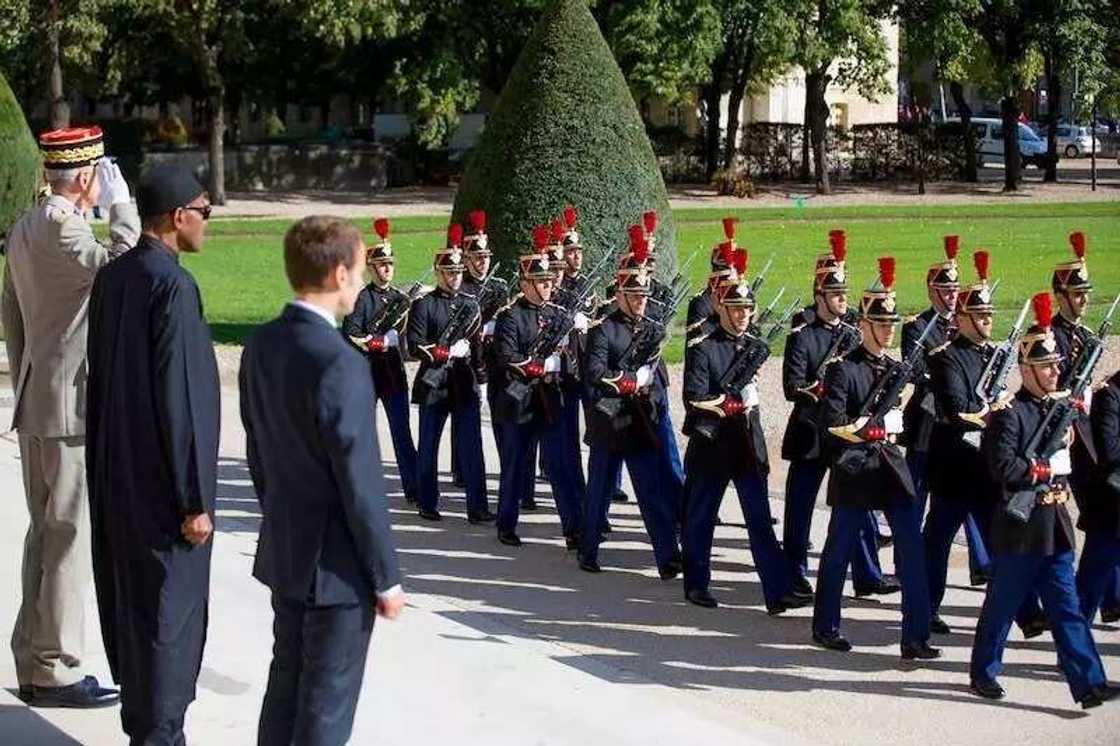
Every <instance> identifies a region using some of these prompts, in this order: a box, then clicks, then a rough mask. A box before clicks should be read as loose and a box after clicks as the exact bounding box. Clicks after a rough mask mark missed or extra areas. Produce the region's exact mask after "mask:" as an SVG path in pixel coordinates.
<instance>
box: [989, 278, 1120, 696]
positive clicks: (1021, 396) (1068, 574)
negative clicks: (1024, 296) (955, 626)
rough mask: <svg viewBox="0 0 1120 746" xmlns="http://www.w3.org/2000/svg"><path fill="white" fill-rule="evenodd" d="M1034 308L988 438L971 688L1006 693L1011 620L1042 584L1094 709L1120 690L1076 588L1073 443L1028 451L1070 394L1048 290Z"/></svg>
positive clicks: (1074, 681)
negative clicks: (988, 516) (984, 583)
mask: <svg viewBox="0 0 1120 746" xmlns="http://www.w3.org/2000/svg"><path fill="white" fill-rule="evenodd" d="M1033 305H1034V310H1035V321H1036V323H1035V324H1034V325H1032V326H1031V328H1030V329H1028V330H1027V333H1026V334H1024V335H1023V338H1022V340H1021V342H1020V344H1019V372H1020V374H1021V376H1022V380H1023V385H1022V387H1021V388H1020V389H1019V391H1018V392H1017V393H1016V394H1015V397H1014V399H1013V400H1012V401H1011V403H1010V405H1009V406H1007V407H1005V408H1003V409H1001V410H998V411H996V412H994V413H993V414H992V418H991V422H990V423H989V425H988V432H987V434H986V436H985V438H984V441H983V451H984V460H985V462H986V463H987V466H988V470H989V472H990V473H991V476H992V478H993V479H994V480H995V481H996V482H997V484H998V485H999V497H998V502H997V507H996V510H995V511H994V513H993V517H992V542H991V544H992V555H993V560H992V579H991V581H990V582H989V583H988V589H987V593H986V594H985V596H984V605H983V608H982V609H981V611H980V618H979V620H978V622H977V624H976V637H975V638H974V640H973V644H972V660H971V664H970V667H969V675H970V678H971V682H970V688H971V689H972V691H973V692H974V693H975V694H977V695H979V696H981V697H985V698H988V699H1000V698H1002V697H1003V696H1004V690H1003V687H1002V686H1000V684H999V682H998V681H997V679H996V677H997V676H998V675H999V672H1000V670H1001V669H1002V668H1003V648H1004V645H1005V644H1006V642H1007V633H1008V630H1009V629H1010V627H1011V619H1012V617H1013V616H1014V614H1015V612H1016V610H1017V609H1018V608H1019V606H1020V604H1021V603H1022V601H1023V599H1024V598H1025V597H1026V596H1027V595H1028V593H1029V592H1030V591H1031V589H1033V588H1037V589H1038V591H1039V592H1040V593H1041V595H1042V603H1043V606H1044V608H1045V609H1046V614H1047V616H1049V618H1050V620H1051V623H1052V633H1053V637H1054V645H1055V647H1057V649H1058V665H1059V667H1060V668H1061V669H1062V672H1063V673H1064V674H1065V678H1066V682H1067V683H1068V684H1069V688H1070V693H1071V694H1072V695H1073V698H1074V700H1075V701H1077V702H1078V703H1079V704H1080V705H1081V706H1082V707H1083V708H1085V709H1088V708H1090V707H1096V706H1098V705H1100V704H1101V702H1102V701H1104V700H1106V699H1111V698H1112V697H1114V696H1115V695H1116V693H1117V690H1116V689H1115V688H1114V687H1111V686H1109V684H1108V682H1107V681H1106V679H1105V674H1104V669H1103V667H1102V665H1101V659H1100V656H1099V655H1098V654H1097V648H1096V644H1095V643H1094V641H1093V635H1092V632H1091V631H1090V629H1089V624H1088V622H1086V621H1085V617H1084V616H1082V612H1081V606H1080V603H1079V602H1078V598H1077V591H1076V588H1075V586H1074V574H1073V553H1074V546H1075V539H1074V534H1073V522H1072V521H1071V520H1070V515H1069V511H1068V510H1067V509H1066V503H1067V502H1068V499H1069V495H1070V493H1069V474H1070V472H1071V464H1070V454H1069V449H1068V447H1067V448H1063V449H1061V450H1059V451H1056V452H1054V453H1053V454H1052V455H1050V456H1049V457H1048V458H1038V457H1030V456H1029V454H1028V449H1029V447H1030V444H1031V441H1032V440H1034V436H1035V434H1036V432H1037V430H1038V428H1039V424H1040V423H1041V422H1042V420H1043V419H1044V417H1045V416H1046V412H1047V410H1048V409H1049V408H1050V407H1051V406H1054V404H1055V401H1056V400H1057V399H1058V398H1059V397H1061V396H1062V395H1063V394H1062V393H1059V392H1058V390H1057V389H1058V379H1059V377H1060V376H1061V353H1059V352H1058V344H1057V341H1056V340H1055V338H1054V333H1053V331H1052V330H1051V323H1050V322H1051V319H1052V303H1051V300H1050V296H1049V295H1048V294H1047V293H1039V294H1038V295H1036V296H1035V297H1034V299H1033ZM1066 437H1067V438H1068V437H1069V434H1068V433H1067V434H1066ZM1020 496H1022V497H1025V498H1028V499H1030V501H1031V503H1030V505H1031V507H1030V512H1029V516H1028V518H1027V521H1026V522H1025V523H1024V522H1023V521H1022V520H1020V518H1019V517H1016V516H1013V515H1011V514H1009V513H1008V511H1007V508H1008V506H1009V504H1010V502H1011V500H1012V499H1013V498H1015V500H1016V503H1018V502H1019V497H1020Z"/></svg>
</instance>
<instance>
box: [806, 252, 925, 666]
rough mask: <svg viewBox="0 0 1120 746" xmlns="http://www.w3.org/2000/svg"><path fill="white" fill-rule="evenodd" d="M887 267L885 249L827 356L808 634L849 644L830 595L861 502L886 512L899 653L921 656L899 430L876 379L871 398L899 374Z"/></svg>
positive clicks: (920, 594)
mask: <svg viewBox="0 0 1120 746" xmlns="http://www.w3.org/2000/svg"><path fill="white" fill-rule="evenodd" d="M894 275H895V263H894V259H893V258H892V257H883V258H882V259H880V260H879V277H878V278H877V280H876V281H875V282H874V283H872V285H871V286H870V287H869V288H868V289H867V290H866V291H864V294H863V298H862V300H861V301H860V314H859V315H860V321H859V331H860V339H861V343H860V346H859V347H858V348H856V349H855V350H854V351H852V352H850V353H849V354H848V355H847V356H846V357H845V358H844V360H843V361H841V362H839V363H837V364H835V365H833V366H830V367H829V369H828V373H827V378H826V381H825V393H824V398H823V399H822V401H821V406H820V418H821V421H822V422H823V423H824V425H825V426H826V427H827V428H828V433H829V437H830V439H831V444H832V452H833V453H834V455H835V458H834V459H833V461H832V468H831V471H830V473H829V479H828V504H829V505H830V506H831V507H832V517H831V519H830V520H829V522H828V538H827V539H826V540H825V544H824V551H823V552H822V553H821V564H820V570H819V573H818V587H817V594H816V604H815V606H814V608H813V640H814V642H816V643H817V644H818V645H820V646H822V647H825V648H828V649H830V650H839V651H847V650H851V647H852V646H851V643H849V642H848V641H847V640H846V639H845V638H844V637H843V636H841V635H840V597H841V592H842V590H843V586H844V578H845V576H846V575H847V568H848V564H849V562H850V561H851V557H852V550H853V546H854V545H855V544H856V543H858V541H859V534H860V532H861V531H862V530H863V526H864V522H865V521H866V516H867V512H868V511H869V510H872V509H877V510H882V511H883V512H884V513H885V514H886V517H887V521H888V522H889V523H890V527H891V534H892V535H893V536H894V552H895V564H896V566H897V568H898V574H899V580H900V581H901V584H902V639H901V651H902V658H903V659H904V660H926V659H931V658H937V657H940V655H941V651H940V650H938V649H937V648H933V647H930V644H929V636H930V629H929V618H930V612H929V591H928V589H927V587H926V572H925V556H924V553H923V551H922V540H921V534H920V533H919V532H918V519H917V517H916V513H915V499H916V496H915V494H914V483H913V481H912V480H911V479H910V471H909V470H908V469H907V468H906V461H905V458H904V456H903V454H902V449H901V448H899V446H898V444H897V442H896V440H897V437H898V434H899V433H900V432H901V431H902V410H901V402H900V401H899V400H898V395H899V391H898V389H896V388H894V387H892V386H890V385H886V386H884V387H883V388H882V389H881V390H880V393H879V395H878V397H879V398H876V399H874V400H871V395H872V392H873V391H874V390H875V388H876V386H877V385H878V384H879V382H880V380H884V381H886V380H890V379H886V378H883V377H884V376H898V375H902V374H901V373H900V372H899V370H898V366H899V363H897V362H896V361H894V360H892V359H891V358H890V357H889V356H888V355H887V354H886V351H887V349H888V348H889V347H890V346H891V342H892V340H893V339H894V330H895V325H896V324H897V323H898V322H899V321H900V317H899V315H898V310H897V307H896V300H895V293H894ZM882 397H887V398H886V399H882ZM890 399H894V400H895V401H890Z"/></svg>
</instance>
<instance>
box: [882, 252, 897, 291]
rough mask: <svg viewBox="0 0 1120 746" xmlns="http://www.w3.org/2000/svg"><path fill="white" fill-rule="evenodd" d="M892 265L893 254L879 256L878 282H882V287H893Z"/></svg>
mask: <svg viewBox="0 0 1120 746" xmlns="http://www.w3.org/2000/svg"><path fill="white" fill-rule="evenodd" d="M894 266H895V262H894V257H893V256H881V257H879V282H881V283H883V287H885V288H886V289H887V290H890V289H891V288H893V287H894Z"/></svg>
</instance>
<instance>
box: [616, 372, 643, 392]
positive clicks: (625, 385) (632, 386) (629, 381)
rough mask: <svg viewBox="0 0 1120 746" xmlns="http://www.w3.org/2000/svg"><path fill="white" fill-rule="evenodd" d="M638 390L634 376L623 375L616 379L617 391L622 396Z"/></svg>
mask: <svg viewBox="0 0 1120 746" xmlns="http://www.w3.org/2000/svg"><path fill="white" fill-rule="evenodd" d="M637 390H638V379H637V378H635V377H634V376H630V375H623V376H622V378H620V379H618V393H620V394H622V395H623V396H630V395H631V394H633V393H634V392H635V391H637Z"/></svg>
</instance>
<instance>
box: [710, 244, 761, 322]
mask: <svg viewBox="0 0 1120 746" xmlns="http://www.w3.org/2000/svg"><path fill="white" fill-rule="evenodd" d="M749 260H750V257H749V256H748V255H747V250H746V249H738V250H737V251H736V252H735V254H734V256H733V257H732V258H731V270H732V273H731V274H730V275H729V276H728V277H727V279H725V280H723V282H721V283H720V284H719V288H718V290H717V293H718V296H719V302H720V303H722V304H723V305H725V306H746V307H748V308H754V294H753V293H752V292H751V284H750V283H749V282H747V264H748V263H749Z"/></svg>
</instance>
